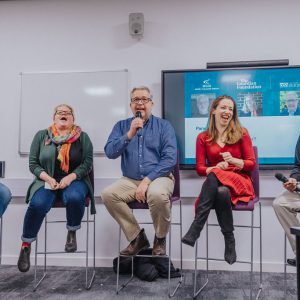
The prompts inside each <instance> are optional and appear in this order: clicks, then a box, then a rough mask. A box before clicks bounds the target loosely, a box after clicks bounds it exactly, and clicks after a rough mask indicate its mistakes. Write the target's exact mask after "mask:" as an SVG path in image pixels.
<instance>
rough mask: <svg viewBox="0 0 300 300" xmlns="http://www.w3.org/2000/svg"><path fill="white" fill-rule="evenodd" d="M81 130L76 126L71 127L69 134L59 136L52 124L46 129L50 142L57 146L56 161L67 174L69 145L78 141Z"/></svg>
mask: <svg viewBox="0 0 300 300" xmlns="http://www.w3.org/2000/svg"><path fill="white" fill-rule="evenodd" d="M80 133H81V128H80V127H79V126H77V125H73V127H72V129H71V132H70V133H69V134H66V135H59V133H58V131H57V128H56V127H55V125H54V124H52V125H51V126H50V127H49V128H48V134H49V137H50V140H51V141H52V142H53V143H54V144H56V145H58V147H57V150H58V156H57V159H58V160H59V161H60V168H61V169H62V170H63V171H64V172H66V173H68V172H69V166H70V164H69V160H70V156H69V154H70V148H71V144H72V143H73V142H75V141H77V140H78V138H79V137H80Z"/></svg>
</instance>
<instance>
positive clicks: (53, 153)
mask: <svg viewBox="0 0 300 300" xmlns="http://www.w3.org/2000/svg"><path fill="white" fill-rule="evenodd" d="M53 121H54V122H53V124H52V125H51V126H50V127H49V128H48V129H44V130H40V131H38V132H37V134H36V135H35V136H34V139H33V141H32V144H31V147H30V154H29V169H30V171H31V172H32V173H33V174H34V176H35V179H34V181H33V182H32V184H31V185H30V186H29V188H28V191H27V195H26V201H27V202H29V206H28V208H27V211H26V214H25V218H24V224H23V235H22V241H23V243H22V247H21V251H20V256H19V260H18V268H19V270H20V271H21V272H27V271H28V270H29V268H30V250H31V243H32V242H33V241H35V240H36V237H37V234H38V232H39V230H40V227H41V225H42V223H43V220H44V217H45V215H46V214H47V213H48V212H49V210H50V209H51V207H52V206H53V204H54V203H55V200H56V196H57V195H60V196H61V198H62V200H63V202H64V205H65V206H66V216H67V225H66V226H67V230H68V234H67V241H66V245H65V251H66V252H75V251H76V250H77V242H76V230H78V229H79V228H80V226H81V220H82V217H83V215H84V210H85V198H86V196H87V195H88V196H89V197H90V199H91V213H92V214H95V213H96V211H95V204H94V196H93V188H92V183H91V181H90V178H89V173H90V171H91V170H92V167H93V145H92V143H91V141H90V138H89V136H88V135H87V134H86V133H85V132H83V131H81V128H80V127H79V126H77V125H75V124H74V110H73V108H72V107H70V106H69V105H67V104H61V105H58V106H57V107H56V108H55V110H54V114H53ZM55 242H56V241H52V243H55Z"/></svg>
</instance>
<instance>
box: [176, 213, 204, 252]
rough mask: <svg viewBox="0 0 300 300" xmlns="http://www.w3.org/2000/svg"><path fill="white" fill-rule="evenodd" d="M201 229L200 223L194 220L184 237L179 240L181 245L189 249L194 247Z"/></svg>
mask: <svg viewBox="0 0 300 300" xmlns="http://www.w3.org/2000/svg"><path fill="white" fill-rule="evenodd" d="M202 227H203V226H201V224H200V222H199V221H198V220H197V219H195V220H194V221H193V223H192V224H191V226H190V228H189V230H188V232H187V233H186V234H185V236H184V237H183V238H182V239H181V241H182V243H184V244H186V245H189V246H191V247H194V245H195V243H196V241H197V239H198V238H199V236H200V232H201V230H202Z"/></svg>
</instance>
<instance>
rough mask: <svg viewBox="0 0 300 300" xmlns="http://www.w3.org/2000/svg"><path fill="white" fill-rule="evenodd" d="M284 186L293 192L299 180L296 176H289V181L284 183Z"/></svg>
mask: <svg viewBox="0 0 300 300" xmlns="http://www.w3.org/2000/svg"><path fill="white" fill-rule="evenodd" d="M283 187H284V188H285V189H287V190H288V191H290V192H293V191H294V190H295V189H296V188H297V180H296V179H295V178H289V179H288V181H287V182H285V183H284V184H283Z"/></svg>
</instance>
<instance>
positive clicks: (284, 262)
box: [283, 234, 286, 298]
mask: <svg viewBox="0 0 300 300" xmlns="http://www.w3.org/2000/svg"><path fill="white" fill-rule="evenodd" d="M283 265H284V298H286V234H284V257H283Z"/></svg>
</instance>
